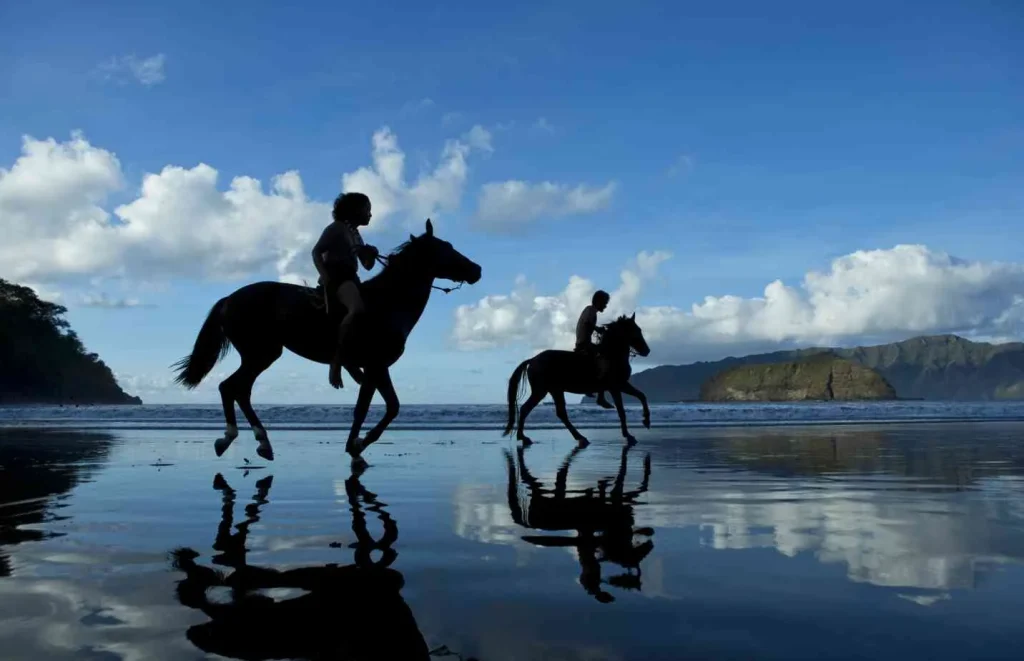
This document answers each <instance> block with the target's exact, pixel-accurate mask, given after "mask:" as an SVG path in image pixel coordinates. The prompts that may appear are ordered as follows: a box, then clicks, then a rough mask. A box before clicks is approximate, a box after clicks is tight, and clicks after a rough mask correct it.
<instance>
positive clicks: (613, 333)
mask: <svg viewBox="0 0 1024 661" xmlns="http://www.w3.org/2000/svg"><path fill="white" fill-rule="evenodd" d="M632 322H633V320H632V319H631V318H630V317H627V316H626V315H624V314H623V315H620V316H619V318H618V319H616V320H615V321H609V322H608V323H607V324H604V325H601V326H598V327H597V328H595V329H594V332H595V333H597V337H598V343H599V344H607V343H608V341H609V340H611V341H614V340H616V339H618V338H620V337H622V335H623V331H624V330H625V327H626V325H627V324H630V323H632Z"/></svg>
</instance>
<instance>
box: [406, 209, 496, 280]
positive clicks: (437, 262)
mask: <svg viewBox="0 0 1024 661" xmlns="http://www.w3.org/2000/svg"><path fill="white" fill-rule="evenodd" d="M409 247H410V248H413V249H414V250H415V252H416V254H417V255H418V256H419V259H420V263H421V264H422V265H423V266H424V268H426V269H428V271H429V272H430V274H431V275H433V277H435V278H441V279H443V280H454V281H455V282H466V283H468V284H471V285H475V284H476V283H477V282H479V281H480V277H481V275H482V274H483V269H481V268H480V265H479V264H477V263H476V262H474V261H473V260H471V259H470V258H468V257H466V256H465V255H463V254H462V253H461V252H459V251H458V250H456V249H455V248H454V247H453V246H452V244H450V243H448V242H447V241H445V240H443V239H439V238H437V237H436V236H434V225H433V224H432V223H431V222H430V220H429V219H428V220H427V231H426V232H424V233H423V234H421V235H419V236H413V235H411V234H410V235H409Z"/></svg>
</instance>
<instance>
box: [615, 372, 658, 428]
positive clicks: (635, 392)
mask: <svg viewBox="0 0 1024 661" xmlns="http://www.w3.org/2000/svg"><path fill="white" fill-rule="evenodd" d="M620 387H621V388H622V392H624V393H626V394H627V395H632V396H633V397H636V398H637V399H639V400H640V403H641V404H642V405H643V407H644V428H645V429H650V428H651V409H649V408H647V395H645V394H643V393H642V392H641V391H640V389H639V388H637V387H636V386H634V385H633V384H632V383H630V382H629V381H626V382H625V383H624V384H622V386H620Z"/></svg>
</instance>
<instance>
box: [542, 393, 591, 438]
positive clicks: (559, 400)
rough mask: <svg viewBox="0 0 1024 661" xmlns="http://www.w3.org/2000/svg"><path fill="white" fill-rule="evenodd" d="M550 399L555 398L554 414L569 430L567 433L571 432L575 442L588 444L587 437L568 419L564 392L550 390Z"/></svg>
mask: <svg viewBox="0 0 1024 661" xmlns="http://www.w3.org/2000/svg"><path fill="white" fill-rule="evenodd" d="M551 399H553V400H555V414H556V415H557V416H558V419H559V420H561V421H562V424H563V425H565V428H566V429H568V430H569V433H570V434H572V437H573V438H575V439H576V442H577V443H579V444H580V446H581V447H582V446H584V445H589V444H590V441H588V440H587V437H586V436H584V435H583V434H581V433H580V432H579V430H578V429H576V427H574V426H573V424H572V422H570V420H569V412H568V411H567V410H566V409H565V393H564V392H562V391H561V390H552V391H551Z"/></svg>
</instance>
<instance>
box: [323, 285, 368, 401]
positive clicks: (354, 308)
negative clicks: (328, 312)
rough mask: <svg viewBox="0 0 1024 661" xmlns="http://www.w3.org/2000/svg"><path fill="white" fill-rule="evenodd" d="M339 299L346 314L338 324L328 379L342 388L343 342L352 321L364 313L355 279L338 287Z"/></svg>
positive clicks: (335, 385)
mask: <svg viewBox="0 0 1024 661" xmlns="http://www.w3.org/2000/svg"><path fill="white" fill-rule="evenodd" d="M337 298H338V301H339V302H341V304H342V305H344V306H345V316H344V317H343V318H342V320H341V323H340V324H338V344H337V346H336V347H335V349H334V358H333V359H332V360H331V369H330V373H329V374H328V381H329V382H330V384H331V385H332V386H334V387H335V388H342V387H344V385H343V384H342V382H341V362H342V354H343V351H344V346H343V343H344V341H345V336H346V335H347V334H348V331H349V328H351V327H352V323H353V322H354V321H355V320H356V319H357V318H358V317H359V315H361V314H362V313H363V297H362V296H360V294H359V287H358V286H357V285H356V283H355V281H353V280H346V281H345V282H343V283H342V284H341V285H340V286H339V287H338V292H337Z"/></svg>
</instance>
